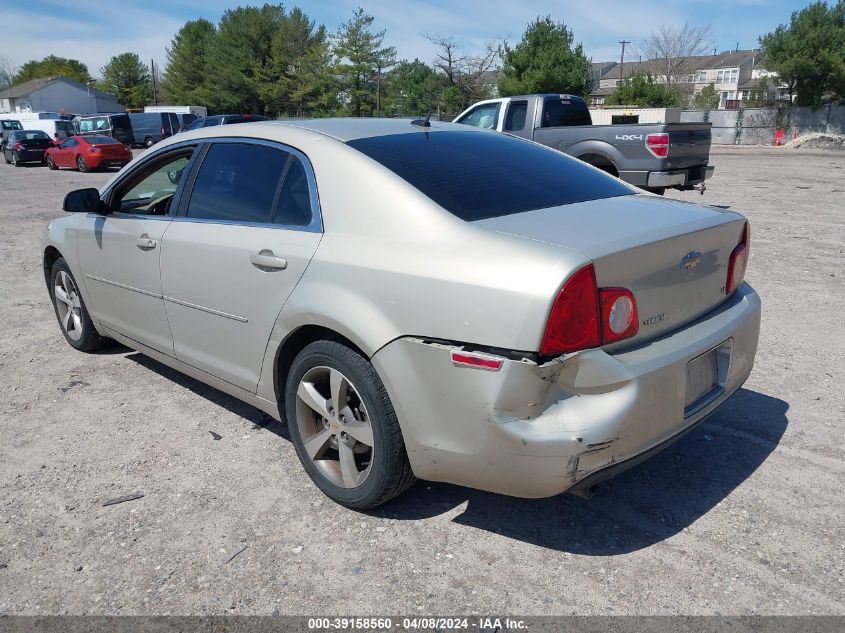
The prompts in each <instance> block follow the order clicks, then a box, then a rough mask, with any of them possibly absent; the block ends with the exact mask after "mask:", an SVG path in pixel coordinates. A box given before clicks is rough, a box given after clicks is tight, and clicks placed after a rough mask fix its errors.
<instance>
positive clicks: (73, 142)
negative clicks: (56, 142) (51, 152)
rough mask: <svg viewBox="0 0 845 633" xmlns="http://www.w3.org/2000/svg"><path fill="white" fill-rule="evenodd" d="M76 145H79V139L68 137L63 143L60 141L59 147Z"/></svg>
mask: <svg viewBox="0 0 845 633" xmlns="http://www.w3.org/2000/svg"><path fill="white" fill-rule="evenodd" d="M77 145H79V141H77V140H76V139H75V138H69V139H68V140H66V141H65V142H64V143H62V144H61V145H60V147H76V146H77Z"/></svg>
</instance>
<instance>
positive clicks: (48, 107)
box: [0, 77, 126, 114]
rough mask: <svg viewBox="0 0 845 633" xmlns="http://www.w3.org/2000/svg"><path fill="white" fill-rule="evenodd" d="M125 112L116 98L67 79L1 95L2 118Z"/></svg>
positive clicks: (21, 86)
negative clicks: (27, 114) (6, 115)
mask: <svg viewBox="0 0 845 633" xmlns="http://www.w3.org/2000/svg"><path fill="white" fill-rule="evenodd" d="M125 110H126V108H124V107H123V106H122V105H120V104H119V103H118V102H117V99H115V98H114V97H113V96H111V95H109V94H106V93H105V92H102V91H100V90H97V89H96V88H94V87H93V86H90V85H86V84H83V83H80V82H78V81H74V80H73V79H68V78H67V77H42V78H40V79H31V80H29V81H25V82H23V83H21V84H18V85H16V86H11V87H10V88H6V89H5V90H3V91H0V114H3V113H10V112H59V113H61V114H65V113H66V114H105V113H109V112H124V111H125Z"/></svg>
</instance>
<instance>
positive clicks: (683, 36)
mask: <svg viewBox="0 0 845 633" xmlns="http://www.w3.org/2000/svg"><path fill="white" fill-rule="evenodd" d="M710 35H711V33H710V25H703V26H690V25H689V24H684V25H683V27H680V28H675V27H672V26H669V25H667V24H664V25H662V26H661V27H660V28H658V29H657V30H656V31H655V32H653V33H652V34H651V35H649V36H648V37H647V38H646V40H645V41H644V42H643V44H642V45H641V46H640V47H639V50H638V52H639V54H640V55H641V56H642V58H643V59H644V60H646V61H644V62H643V66H644V67H645V68H646V69H647V70H648V72H650V73H651V74H652V75H654V77H655V79H656V80H657V81H660V82H662V83H665V84H666V85H667V86H669V87H672V86H676V85H678V84H684V83H687V79H686V77H687V75H689V74H690V73H692V71H693V70H694V63H693V62H694V59H693V58H695V57H700V56H701V55H704V54H705V53H706V52H707V51H708V50H710Z"/></svg>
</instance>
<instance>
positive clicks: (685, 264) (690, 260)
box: [681, 251, 701, 270]
mask: <svg viewBox="0 0 845 633" xmlns="http://www.w3.org/2000/svg"><path fill="white" fill-rule="evenodd" d="M700 261H701V253H699V252H698V251H691V252H689V253H687V254H686V255H684V256H683V257H682V258H681V269H682V270H692V269H693V268H695V267H696V266H698V262H700Z"/></svg>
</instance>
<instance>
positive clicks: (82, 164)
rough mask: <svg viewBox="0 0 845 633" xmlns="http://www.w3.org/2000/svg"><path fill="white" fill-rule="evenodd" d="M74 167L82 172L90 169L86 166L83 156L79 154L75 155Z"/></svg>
mask: <svg viewBox="0 0 845 633" xmlns="http://www.w3.org/2000/svg"><path fill="white" fill-rule="evenodd" d="M76 167H77V168H78V169H79V171H81V172H83V173H85V172H88V171H91V170H90V169H89V168H88V163H86V162H85V158H83V157H82V155H81V154H80V155H79V156H77V157H76Z"/></svg>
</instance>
